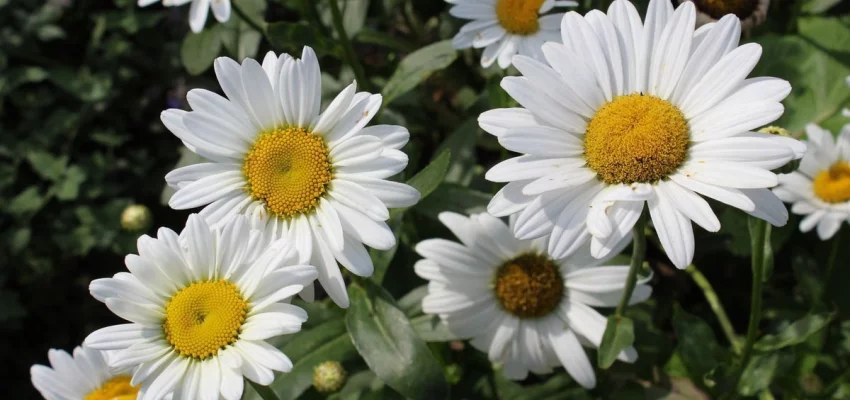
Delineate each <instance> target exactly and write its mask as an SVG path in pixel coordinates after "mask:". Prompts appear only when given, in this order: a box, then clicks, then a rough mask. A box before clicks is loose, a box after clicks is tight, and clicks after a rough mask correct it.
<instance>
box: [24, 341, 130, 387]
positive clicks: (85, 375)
mask: <svg viewBox="0 0 850 400" xmlns="http://www.w3.org/2000/svg"><path fill="white" fill-rule="evenodd" d="M47 358H48V359H49V360H50V366H49V367H48V366H45V365H33V366H32V368H30V376H31V377H32V384H33V386H35V388H36V389H37V390H38V392H39V393H41V396H42V397H44V398H45V399H47V400H83V399H85V400H135V399H136V395H137V394H138V393H139V386H138V385H133V384H131V383H130V375H129V374H125V373H120V372H119V373H113V372H112V371H111V370H110V369H109V366H108V365H107V363H106V354H105V353H104V352H101V351H99V350H95V349H92V348H90V347H86V346H85V345H83V346H82V347H77V348H75V349H74V355H73V356H72V355H70V354H68V353H67V352H65V351H64V350H56V349H50V351H48V352H47Z"/></svg>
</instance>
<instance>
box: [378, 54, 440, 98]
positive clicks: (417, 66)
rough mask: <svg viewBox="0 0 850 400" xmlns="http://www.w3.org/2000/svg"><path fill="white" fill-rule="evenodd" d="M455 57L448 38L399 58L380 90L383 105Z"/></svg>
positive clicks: (416, 84)
mask: <svg viewBox="0 0 850 400" xmlns="http://www.w3.org/2000/svg"><path fill="white" fill-rule="evenodd" d="M456 58H457V50H455V49H454V48H453V47H452V43H451V41H450V40H444V41H442V42H437V43H434V44H431V45H429V46H425V47H423V48H421V49H419V50H416V51H414V52H413V53H410V54H409V55H407V57H405V58H404V59H402V60H401V62H400V63H399V64H398V68H396V70H395V72H394V73H393V76H391V77H390V79H389V81H387V84H386V85H385V86H384V90H382V91H381V94H382V95H383V96H384V105H385V106H386V105H388V104H390V103H392V101H393V100H395V99H396V98H397V97H398V96H401V95H403V94H405V93H407V92H409V91H410V90H412V89H413V88H415V87H416V86H418V85H419V84H420V83H422V82H423V81H425V79H428V77H429V76H431V74H432V73H434V72H435V71H439V70H441V69H443V68H446V67H448V66H449V65H451V63H453V62H454V61H455V59H456Z"/></svg>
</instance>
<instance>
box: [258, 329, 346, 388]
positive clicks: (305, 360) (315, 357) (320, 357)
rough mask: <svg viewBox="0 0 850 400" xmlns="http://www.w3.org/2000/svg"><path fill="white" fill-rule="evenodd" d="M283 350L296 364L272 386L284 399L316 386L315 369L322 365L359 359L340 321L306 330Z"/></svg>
mask: <svg viewBox="0 0 850 400" xmlns="http://www.w3.org/2000/svg"><path fill="white" fill-rule="evenodd" d="M281 350H282V351H283V354H286V356H287V357H289V358H290V359H292V361H293V362H294V366H293V367H292V371H290V372H289V373H285V374H282V375H280V376H278V378H277V379H275V381H274V382H273V383H272V384H271V385H270V387H271V388H272V390H273V391H274V392H275V393H276V394H277V395H278V396H279V397H280V398H281V399H295V398H297V397H298V396H301V394H302V393H304V392H305V391H306V390H307V389H309V388H310V387H311V386H313V369H314V368H316V366H317V365H319V364H321V363H322V362H324V361H328V360H335V361H339V362H341V363H344V362H345V361H348V360H352V359H354V358H356V357H357V351H356V349H355V348H354V346H353V345H352V344H351V338H350V337H349V336H348V335H347V334H346V332H345V324H344V323H343V322H342V321H341V320H332V321H328V322H325V323H324V324H321V325H319V326H316V327H315V328H313V329H308V330H303V331H301V332H299V333H298V334H297V335H295V336H294V338H293V340H292V341H290V342H289V343H288V344H287V345H286V346H284V347H283V348H282V349H281ZM259 399H260V396H259V395H257V394H254V396H253V397H251V396H246V400H259Z"/></svg>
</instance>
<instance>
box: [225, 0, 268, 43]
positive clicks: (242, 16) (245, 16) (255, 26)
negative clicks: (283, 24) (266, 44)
mask: <svg viewBox="0 0 850 400" xmlns="http://www.w3.org/2000/svg"><path fill="white" fill-rule="evenodd" d="M230 7H231V8H233V12H235V13H236V15H238V16H239V18H240V19H241V20H242V21H245V23H246V24H248V25H249V26H250V27H251V28H253V29H255V30H257V32H260V33H262V34H263V36H264V37H265V38H266V39H268V36H266V29H265V28H263V27H262V26H260V24H258V23H257V21H254V19H253V18H251V17H249V16H248V14H247V13H246V12H245V10H243V9H242V8H241V7H240V6H239V2H238V1H231V2H230Z"/></svg>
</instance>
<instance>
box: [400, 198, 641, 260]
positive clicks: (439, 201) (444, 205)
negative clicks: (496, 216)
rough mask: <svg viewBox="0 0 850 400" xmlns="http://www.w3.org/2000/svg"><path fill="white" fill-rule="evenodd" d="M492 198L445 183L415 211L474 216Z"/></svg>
mask: <svg viewBox="0 0 850 400" xmlns="http://www.w3.org/2000/svg"><path fill="white" fill-rule="evenodd" d="M492 198H493V196H492V195H491V194H489V193H484V192H480V191H478V190H474V189H469V188H467V187H464V186H461V185H455V184H451V183H444V184H442V185H440V186H439V187H438V188H437V189H436V190H434V192H432V193H431V195H430V196H428V198H427V199H424V200H422V201H420V202H419V203H418V204H416V208H415V210H416V212H417V213H420V214H422V215H425V216H428V217H430V218H434V219H436V218H437V216H438V215H440V213H441V212H444V211H452V212H456V213H460V214H472V213H476V212H483V211H486V210H487V204H488V203H489V202H490V199H492ZM627 263H628V262H627Z"/></svg>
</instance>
